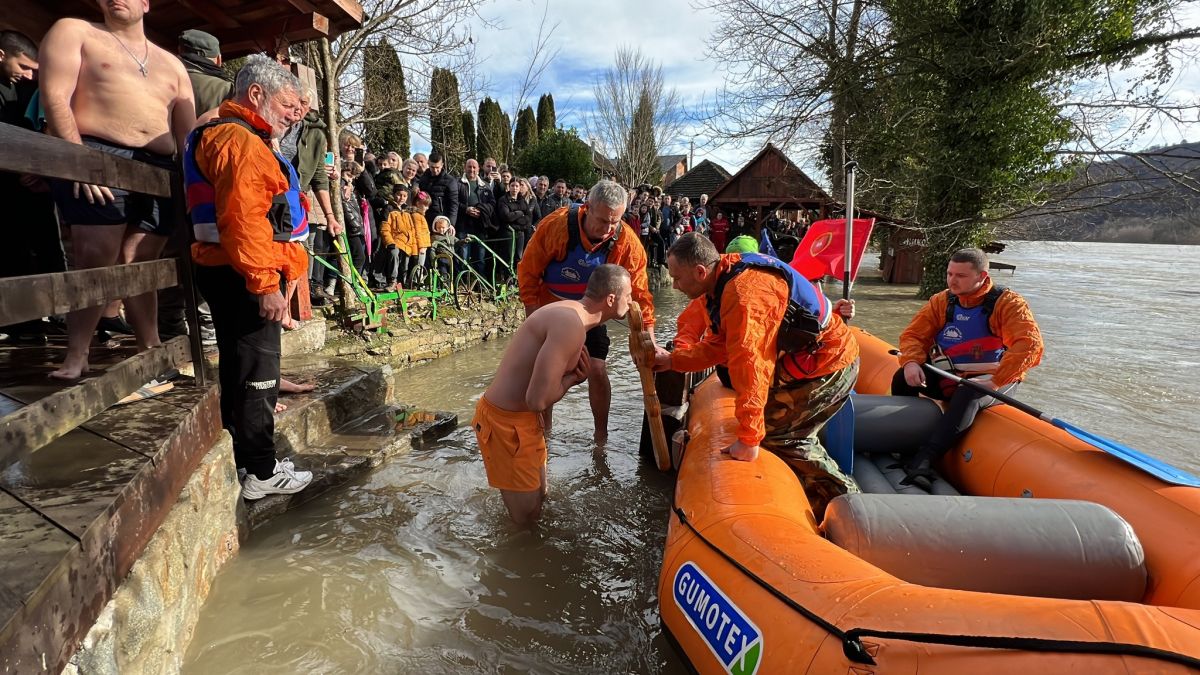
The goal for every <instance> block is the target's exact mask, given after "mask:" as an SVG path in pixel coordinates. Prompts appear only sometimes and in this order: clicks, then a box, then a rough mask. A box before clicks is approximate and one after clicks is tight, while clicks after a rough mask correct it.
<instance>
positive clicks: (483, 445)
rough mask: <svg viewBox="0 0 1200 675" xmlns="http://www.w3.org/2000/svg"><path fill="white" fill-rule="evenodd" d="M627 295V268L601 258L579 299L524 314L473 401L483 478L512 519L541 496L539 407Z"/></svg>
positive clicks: (569, 375)
mask: <svg viewBox="0 0 1200 675" xmlns="http://www.w3.org/2000/svg"><path fill="white" fill-rule="evenodd" d="M630 295H631V288H630V282H629V272H628V271H626V270H625V268H623V267H621V266H619V265H607V264H606V265H600V266H599V267H597V268H595V270H593V271H592V274H591V277H590V278H589V279H588V283H587V289H586V290H585V291H584V294H583V298H582V299H581V300H579V301H575V300H564V301H562V302H556V303H553V304H551V305H547V306H546V307H542V308H541V309H539V310H538V311H536V312H534V313H532V314H530V316H529V318H527V319H526V320H525V323H523V324H521V328H520V329H518V330H517V333H516V335H514V336H513V339H512V342H511V343H509V345H508V349H507V350H505V352H504V358H503V359H501V361H500V367H499V368H498V369H497V370H496V376H495V378H494V379H493V380H492V384H491V385H490V386H488V388H487V391H485V392H483V396H482V397H481V398H480V399H479V404H478V405H477V406H476V407H475V418H474V419H473V420H471V426H473V427H474V428H475V437H476V439H477V440H478V441H479V450H480V452H481V453H482V454H483V465H484V467H485V468H486V469H487V477H488V484H490V485H491V486H492V487H494V488H498V489H499V490H500V495H501V496H502V497H503V498H504V505H505V506H506V507H508V513H509V515H510V516H512V519H513V521H514V522H515V523H516V524H517V525H519V526H522V527H526V526H529V525H532V524H533V523H535V522H537V520H538V519H539V518H540V517H541V515H542V502H543V501H544V500H545V499H546V439H545V437H544V436H543V432H542V412H543V411H545V410H546V409H547V408H549V407H550V406H552V405H553V404H554V403H556V402H557V401H559V400H560V399H561V398H562V397H563V396H564V395H565V394H566V393H567V390H568V389H570V388H571V387H573V386H575V385H577V384H579V383H580V382H583V381H584V380H586V379H587V377H588V361H589V358H590V357H589V355H588V352H587V349H586V348H585V347H584V336H585V335H587V333H588V331H589V330H592V329H594V328H595V327H596V326H601V325H603V324H604V322H606V321H608V320H609V319H619V318H622V317H624V316H625V315H626V314H627V313H628V312H629V303H630Z"/></svg>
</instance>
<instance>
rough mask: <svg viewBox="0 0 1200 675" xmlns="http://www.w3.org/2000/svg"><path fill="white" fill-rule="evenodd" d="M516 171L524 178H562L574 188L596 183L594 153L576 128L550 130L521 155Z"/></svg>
mask: <svg viewBox="0 0 1200 675" xmlns="http://www.w3.org/2000/svg"><path fill="white" fill-rule="evenodd" d="M513 170H514V171H517V172H518V173H519V174H521V175H523V176H533V175H544V176H549V177H550V179H551V180H556V179H559V178H562V179H563V180H565V181H567V183H568V184H570V185H591V184H592V183H594V182H596V168H595V167H594V166H593V165H592V150H591V148H589V147H588V145H587V143H584V142H583V141H582V140H580V139H579V136H577V135H576V134H575V130H574V129H570V130H563V129H550V130H549V131H547V132H546V133H544V134H540V135H539V136H538V139H537V141H535V142H534V143H532V144H531V145H529V146H528V147H526V148H525V149H524V150H521V152H520V153H518V154H517V157H516V159H515V160H514V162H513Z"/></svg>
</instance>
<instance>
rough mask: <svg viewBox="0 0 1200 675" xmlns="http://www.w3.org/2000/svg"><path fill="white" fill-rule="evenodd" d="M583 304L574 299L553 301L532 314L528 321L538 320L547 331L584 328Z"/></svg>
mask: <svg viewBox="0 0 1200 675" xmlns="http://www.w3.org/2000/svg"><path fill="white" fill-rule="evenodd" d="M582 307H583V306H582V305H580V304H579V303H578V302H575V301H574V300H560V301H558V302H552V303H550V304H549V305H546V306H545V307H542V308H541V309H539V310H538V311H536V312H534V313H533V314H531V315H530V317H529V318H528V319H526V321H534V320H536V321H537V325H539V326H542V327H544V328H545V329H546V330H547V332H560V331H563V332H566V331H569V332H574V331H575V330H579V331H582V330H583V317H582V316H581V311H582Z"/></svg>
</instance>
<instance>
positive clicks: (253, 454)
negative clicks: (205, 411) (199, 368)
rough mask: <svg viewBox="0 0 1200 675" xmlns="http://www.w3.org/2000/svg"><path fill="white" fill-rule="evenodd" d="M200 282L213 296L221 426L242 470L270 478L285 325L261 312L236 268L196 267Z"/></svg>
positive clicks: (206, 291) (273, 460)
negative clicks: (281, 343)
mask: <svg viewBox="0 0 1200 675" xmlns="http://www.w3.org/2000/svg"><path fill="white" fill-rule="evenodd" d="M196 285H197V286H199V288H200V292H201V293H203V294H204V297H206V298H208V306H209V307H210V308H211V309H212V319H213V327H214V328H215V329H216V331H217V352H218V354H219V355H220V380H221V424H222V426H224V427H225V428H226V429H227V430H228V431H229V433H230V435H231V436H233V457H234V460H235V461H236V462H237V466H238V468H239V469H245V470H246V471H248V472H249V473H252V474H254V475H255V476H258V477H259V478H261V479H267V478H270V477H271V475H272V474H273V473H274V471H275V402H276V401H277V400H278V399H279V335H280V332H281V324H279V323H276V322H274V321H267V320H266V319H264V318H262V317H261V316H259V315H258V298H257V296H255V295H254V294H252V293H250V291H248V290H246V280H245V279H244V278H243V277H242V275H240V274H238V273H237V271H236V270H234V269H233V268H232V267H229V266H227V265H225V266H221V267H205V266H203V265H197V266H196ZM280 287H281V290H282V287H283V283H282V281H281V283H280Z"/></svg>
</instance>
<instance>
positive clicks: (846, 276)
mask: <svg viewBox="0 0 1200 675" xmlns="http://www.w3.org/2000/svg"><path fill="white" fill-rule="evenodd" d="M856 169H858V162H854V161H850V162H846V253H845V258H843V259H842V299H843V300H849V299H850V278H851V270H850V267H851V266H852V264H853V262H854V171H855V170H856Z"/></svg>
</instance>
